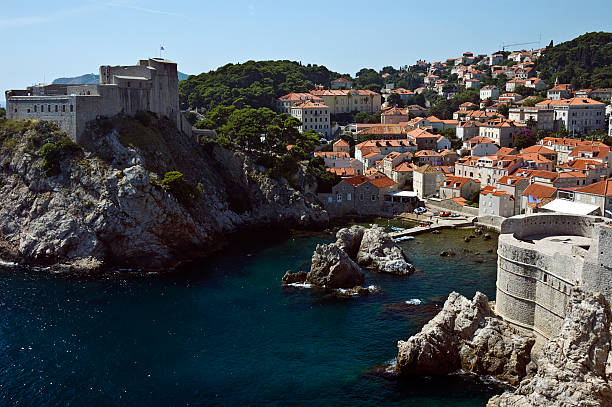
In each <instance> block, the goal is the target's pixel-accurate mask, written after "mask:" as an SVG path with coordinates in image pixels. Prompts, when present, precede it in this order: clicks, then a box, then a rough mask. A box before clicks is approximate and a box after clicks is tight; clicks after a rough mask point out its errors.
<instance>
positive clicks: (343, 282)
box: [307, 243, 365, 288]
mask: <svg viewBox="0 0 612 407" xmlns="http://www.w3.org/2000/svg"><path fill="white" fill-rule="evenodd" d="M364 279H365V277H364V274H363V273H362V272H361V269H360V268H359V266H358V265H357V264H356V263H355V262H354V261H353V260H351V258H350V257H349V256H348V254H346V252H345V251H344V250H341V249H340V248H339V247H338V246H336V245H335V244H333V243H331V244H328V245H317V248H316V249H315V252H314V254H313V255H312V265H311V267H310V272H309V273H308V276H307V281H308V282H309V283H311V284H313V285H315V286H319V287H326V288H353V287H355V286H358V285H362V284H363V282H364Z"/></svg>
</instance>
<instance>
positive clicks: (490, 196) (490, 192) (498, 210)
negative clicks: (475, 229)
mask: <svg viewBox="0 0 612 407" xmlns="http://www.w3.org/2000/svg"><path fill="white" fill-rule="evenodd" d="M515 208H516V205H515V203H514V196H512V194H511V193H510V192H508V191H504V190H501V189H497V188H496V187H494V186H491V185H488V186H486V187H484V188H483V189H482V190H481V191H480V199H479V202H478V216H503V217H505V218H508V217H510V216H514V215H516V214H515Z"/></svg>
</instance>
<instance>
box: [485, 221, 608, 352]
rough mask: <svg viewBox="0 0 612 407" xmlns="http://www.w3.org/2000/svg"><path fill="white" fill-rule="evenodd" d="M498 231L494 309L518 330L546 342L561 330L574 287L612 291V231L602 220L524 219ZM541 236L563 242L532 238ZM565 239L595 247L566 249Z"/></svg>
mask: <svg viewBox="0 0 612 407" xmlns="http://www.w3.org/2000/svg"><path fill="white" fill-rule="evenodd" d="M500 229H501V233H502V234H501V235H500V236H499V243H498V249H497V253H498V268H497V283H496V287H497V294H496V311H497V313H498V314H499V315H500V316H502V317H503V318H504V319H505V320H507V321H508V322H509V323H511V324H513V325H514V326H515V327H517V328H519V329H525V330H529V331H533V332H534V333H535V334H536V336H537V337H538V338H539V339H545V340H547V339H549V338H551V337H552V336H554V335H555V334H556V333H557V332H558V330H559V328H560V327H561V325H562V323H563V320H564V319H565V316H566V309H567V304H568V301H569V298H570V294H571V292H572V290H573V289H574V288H575V287H586V288H589V289H590V290H595V291H600V292H603V293H604V294H606V295H608V296H610V294H611V293H612V283H611V280H612V273H610V269H611V268H610V265H612V260H611V257H612V255H611V254H610V250H609V249H610V247H611V245H612V228H610V227H609V226H606V225H605V224H603V223H602V219H601V218H598V217H590V216H573V215H558V214H538V215H520V216H515V217H513V218H509V219H506V220H504V221H503V222H502V224H501V228H500ZM543 236H547V237H554V236H560V238H559V239H557V241H556V242H555V241H551V242H550V245H548V244H546V243H538V244H536V243H534V241H533V240H530V239H539V238H541V237H543ZM563 236H582V237H586V238H590V239H591V240H586V241H587V242H588V241H591V244H590V246H589V247H583V246H579V245H576V244H574V245H572V246H570V247H567V246H563V245H564V243H563V239H564V238H563ZM555 245H556V246H555ZM561 249H563V250H561Z"/></svg>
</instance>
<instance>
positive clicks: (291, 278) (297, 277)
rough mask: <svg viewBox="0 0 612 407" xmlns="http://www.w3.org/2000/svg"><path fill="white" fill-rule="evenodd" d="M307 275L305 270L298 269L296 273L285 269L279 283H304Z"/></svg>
mask: <svg viewBox="0 0 612 407" xmlns="http://www.w3.org/2000/svg"><path fill="white" fill-rule="evenodd" d="M307 277H308V273H306V272H305V271H298V272H297V273H292V272H291V271H287V272H286V273H285V275H284V276H283V279H282V280H281V285H288V284H296V283H298V284H299V283H305V282H306V278H307Z"/></svg>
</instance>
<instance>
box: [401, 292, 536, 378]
mask: <svg viewBox="0 0 612 407" xmlns="http://www.w3.org/2000/svg"><path fill="white" fill-rule="evenodd" d="M534 342H535V340H534V339H533V338H530V337H523V336H521V335H519V334H517V333H516V332H515V331H514V329H513V328H511V327H510V326H509V325H508V324H507V323H506V322H504V321H503V320H501V319H499V318H498V317H496V316H495V315H494V313H493V311H492V310H491V307H490V306H489V302H488V299H487V297H486V296H485V295H484V294H482V293H479V292H477V293H476V295H475V296H474V299H473V300H472V301H470V300H469V299H467V298H465V297H464V296H462V295H460V294H458V293H455V292H453V293H451V294H450V295H449V296H448V299H447V300H446V302H445V303H444V307H443V309H442V310H441V311H440V312H439V313H438V315H436V316H435V317H434V318H433V319H432V320H431V321H429V322H428V323H427V324H426V325H425V326H424V327H423V329H422V330H421V332H419V333H418V334H416V335H414V336H413V337H411V338H410V339H408V340H407V341H399V342H398V344H397V346H398V356H397V371H398V373H399V374H402V375H431V374H446V373H451V372H454V371H456V370H459V369H463V370H465V371H469V372H474V373H477V374H482V375H490V376H493V377H495V378H497V379H500V380H504V381H507V382H509V383H512V384H518V382H519V381H520V380H521V378H523V377H524V376H525V374H526V368H527V364H528V363H529V360H530V352H531V348H532V346H533V344H534Z"/></svg>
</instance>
